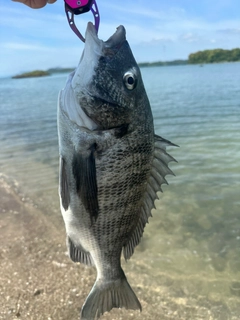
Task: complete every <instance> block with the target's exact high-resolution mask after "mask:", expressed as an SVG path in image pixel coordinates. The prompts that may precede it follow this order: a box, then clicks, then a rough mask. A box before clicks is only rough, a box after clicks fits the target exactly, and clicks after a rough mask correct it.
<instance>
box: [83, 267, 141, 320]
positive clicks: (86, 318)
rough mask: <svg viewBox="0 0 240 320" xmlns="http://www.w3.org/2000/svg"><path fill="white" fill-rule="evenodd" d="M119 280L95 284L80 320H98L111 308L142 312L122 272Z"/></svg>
mask: <svg viewBox="0 0 240 320" xmlns="http://www.w3.org/2000/svg"><path fill="white" fill-rule="evenodd" d="M122 275H123V276H122V277H121V279H117V280H114V281H104V280H102V279H99V280H97V281H96V282H95V284H94V286H93V288H92V290H91V292H90V293H89V295H88V297H87V299H86V301H85V303H84V305H83V307H82V312H81V320H95V319H98V318H99V317H100V316H101V315H102V314H103V313H104V312H107V311H110V310H111V309H113V308H123V307H124V308H126V309H133V310H140V311H142V307H141V304H140V302H139V300H138V298H137V296H136V295H135V293H134V291H133V290H132V288H131V287H130V285H129V283H128V281H127V278H126V276H125V275H124V273H123V272H122Z"/></svg>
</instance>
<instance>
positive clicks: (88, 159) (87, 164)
mask: <svg viewBox="0 0 240 320" xmlns="http://www.w3.org/2000/svg"><path fill="white" fill-rule="evenodd" d="M95 150H96V144H93V145H92V146H91V147H90V154H89V156H83V155H81V154H78V153H75V154H74V156H73V161H72V170H73V175H74V178H75V181H76V189H77V193H78V195H79V197H80V199H81V201H82V203H83V205H84V207H85V209H86V211H87V212H88V213H89V214H90V218H91V220H92V219H95V220H96V219H97V216H98V212H99V205H98V188H97V176H96V165H95V157H94V152H95Z"/></svg>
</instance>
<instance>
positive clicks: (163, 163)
mask: <svg viewBox="0 0 240 320" xmlns="http://www.w3.org/2000/svg"><path fill="white" fill-rule="evenodd" d="M154 140H155V143H154V156H153V161H152V169H151V172H150V176H149V178H148V181H147V187H146V191H145V194H144V198H143V203H142V207H141V209H140V210H141V212H140V217H139V221H138V224H137V226H136V228H135V230H134V232H133V233H132V234H131V237H130V239H129V240H128V243H127V244H126V245H125V246H124V247H123V255H124V258H125V259H126V260H127V259H129V258H130V257H131V255H132V254H133V252H134V248H135V247H136V246H137V245H138V244H139V242H140V239H141V237H142V235H143V231H144V228H145V225H146V223H147V222H148V218H149V217H151V216H152V215H151V210H152V209H153V208H154V207H155V205H154V201H155V200H156V199H158V195H157V192H158V191H161V192H162V189H161V185H162V184H164V183H167V180H166V179H165V176H166V175H167V174H172V175H174V173H173V172H172V171H171V170H170V169H169V167H168V163H169V162H171V161H175V162H177V161H176V160H175V159H174V158H173V157H172V156H170V155H169V154H168V153H167V152H166V147H167V146H177V145H175V144H173V143H172V142H170V141H168V140H165V139H163V138H162V137H160V136H157V135H155V136H154Z"/></svg>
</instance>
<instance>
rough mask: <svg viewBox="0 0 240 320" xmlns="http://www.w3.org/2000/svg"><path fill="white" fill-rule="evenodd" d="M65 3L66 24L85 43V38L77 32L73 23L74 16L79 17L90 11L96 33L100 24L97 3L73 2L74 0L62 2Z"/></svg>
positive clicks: (86, 1) (93, 0) (85, 0)
mask: <svg viewBox="0 0 240 320" xmlns="http://www.w3.org/2000/svg"><path fill="white" fill-rule="evenodd" d="M64 1H65V12H66V15H67V19H68V23H69V26H70V28H71V29H72V30H73V32H74V33H75V34H76V35H77V36H78V37H79V38H80V39H81V40H82V41H83V42H85V38H84V37H83V35H82V34H81V32H80V31H79V30H78V28H77V27H76V25H75V22H74V15H79V14H82V13H85V12H88V11H90V10H91V12H92V14H93V16H94V26H95V28H96V30H97V32H98V28H99V24H100V15H99V11H98V7H97V3H96V1H95V0H92V1H91V0H90V1H88V0H83V1H75V0H64Z"/></svg>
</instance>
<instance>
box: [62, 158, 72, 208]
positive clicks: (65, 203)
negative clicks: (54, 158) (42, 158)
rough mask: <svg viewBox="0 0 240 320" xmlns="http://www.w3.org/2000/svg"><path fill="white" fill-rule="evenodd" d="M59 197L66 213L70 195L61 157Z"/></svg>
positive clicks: (64, 164)
mask: <svg viewBox="0 0 240 320" xmlns="http://www.w3.org/2000/svg"><path fill="white" fill-rule="evenodd" d="M60 197H61V201H62V206H63V208H64V210H65V211H66V210H67V209H68V207H69V203H70V193H69V187H68V180H67V172H66V163H65V160H64V158H62V157H60Z"/></svg>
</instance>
